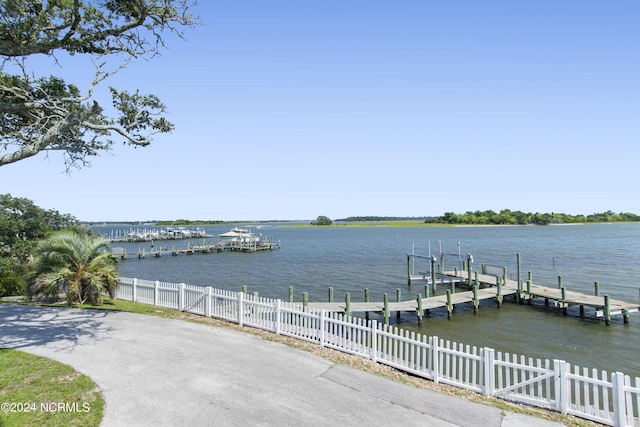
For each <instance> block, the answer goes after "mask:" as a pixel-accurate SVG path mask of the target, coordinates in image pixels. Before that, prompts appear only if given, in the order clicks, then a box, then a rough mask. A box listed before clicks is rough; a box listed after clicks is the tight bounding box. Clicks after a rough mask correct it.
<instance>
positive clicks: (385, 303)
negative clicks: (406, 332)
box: [383, 292, 389, 326]
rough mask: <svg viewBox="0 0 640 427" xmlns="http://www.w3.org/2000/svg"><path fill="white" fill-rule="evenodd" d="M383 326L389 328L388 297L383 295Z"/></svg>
mask: <svg viewBox="0 0 640 427" xmlns="http://www.w3.org/2000/svg"><path fill="white" fill-rule="evenodd" d="M383 297H384V324H385V325H387V326H389V295H388V294H387V293H386V292H385V293H384V296H383Z"/></svg>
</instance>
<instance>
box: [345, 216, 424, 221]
mask: <svg viewBox="0 0 640 427" xmlns="http://www.w3.org/2000/svg"><path fill="white" fill-rule="evenodd" d="M433 218H434V217H427V216H350V217H348V218H342V219H337V220H336V221H341V222H363V221H407V220H416V221H425V222H426V220H428V219H433Z"/></svg>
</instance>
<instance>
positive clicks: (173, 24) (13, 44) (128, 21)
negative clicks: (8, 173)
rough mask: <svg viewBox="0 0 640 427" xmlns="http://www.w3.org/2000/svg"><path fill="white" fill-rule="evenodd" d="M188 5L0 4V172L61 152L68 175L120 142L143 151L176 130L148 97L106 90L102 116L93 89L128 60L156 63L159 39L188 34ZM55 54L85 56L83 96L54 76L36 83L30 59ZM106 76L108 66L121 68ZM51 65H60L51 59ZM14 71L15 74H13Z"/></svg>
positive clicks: (149, 1) (138, 1)
mask: <svg viewBox="0 0 640 427" xmlns="http://www.w3.org/2000/svg"><path fill="white" fill-rule="evenodd" d="M194 4H195V3H194V2H192V1H188V0H179V1H171V0H127V1H125V0H108V1H100V2H98V1H80V0H73V1H72V0H66V1H65V0H61V1H55V2H42V1H36V0H12V1H6V2H2V3H0V56H1V57H3V59H4V60H3V61H2V62H1V63H0V66H1V67H2V68H0V166H3V165H6V164H10V163H15V162H17V161H20V160H23V159H26V158H29V157H32V156H35V155H37V154H38V153H41V152H48V151H62V152H64V154H65V164H66V168H67V169H66V171H67V172H69V171H70V169H71V168H72V167H81V166H85V165H87V164H89V162H88V158H89V157H91V156H94V155H97V154H99V153H100V152H101V151H105V150H108V149H109V148H110V147H111V146H112V145H113V144H114V142H115V140H114V139H113V138H114V137H116V138H119V139H121V140H122V142H124V143H125V144H129V145H134V146H147V145H149V143H150V142H151V137H152V136H153V135H155V134H157V133H163V132H170V131H171V130H173V125H172V124H171V123H170V122H169V121H167V119H166V118H164V117H163V115H164V114H165V113H166V107H165V105H164V104H163V103H162V102H161V101H160V99H159V98H158V97H157V96H155V95H152V94H149V95H142V94H140V92H139V91H135V92H134V93H129V92H127V91H122V90H117V89H115V88H110V93H111V96H112V103H113V106H114V108H115V110H116V113H115V115H113V116H107V115H106V114H105V113H104V110H103V108H102V107H101V106H100V105H99V103H98V102H97V100H96V99H93V94H94V89H95V87H96V86H97V85H98V84H100V83H101V82H103V81H104V80H105V79H107V78H108V77H109V76H111V75H112V74H114V73H116V72H118V71H121V70H122V69H123V68H126V66H127V65H128V63H129V61H130V60H131V59H135V58H139V57H141V56H144V55H149V54H150V55H151V56H153V55H155V54H156V53H158V49H159V48H160V47H161V46H163V45H164V38H163V35H164V34H166V33H167V32H168V33H171V34H176V35H177V36H178V37H180V38H182V37H183V34H182V32H181V31H179V29H178V27H188V26H193V25H195V24H196V23H197V22H196V21H197V20H196V18H194V17H193V16H192V15H190V14H189V10H190V8H191V7H192V6H193V5H194ZM56 51H64V52H67V53H68V54H70V55H72V56H74V55H79V54H85V55H87V56H88V57H89V58H90V59H91V60H92V61H94V64H95V63H96V60H97V59H100V60H101V61H103V62H102V63H101V64H100V65H96V74H95V77H94V79H93V81H92V82H91V83H90V84H89V87H88V88H86V89H85V91H84V94H83V93H82V91H81V90H80V89H78V88H77V87H76V86H75V85H73V84H71V83H67V82H65V81H64V80H63V79H62V78H59V77H55V76H46V77H44V76H43V77H36V76H35V75H34V73H33V71H31V72H30V71H29V68H28V66H27V65H28V62H27V59H28V58H29V57H30V56H31V55H33V54H36V53H44V54H47V55H49V56H51V57H53V55H54V53H55V52H56ZM123 54H124V55H125V58H128V59H125V60H124V61H123V62H122V63H120V65H116V66H114V67H113V70H114V71H110V72H107V71H105V70H104V65H105V64H106V63H107V61H112V60H114V59H117V60H118V61H122V59H121V58H122V55H123ZM54 59H55V60H56V61H57V59H56V58H54ZM16 71H17V72H16Z"/></svg>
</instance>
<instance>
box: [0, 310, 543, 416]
mask: <svg viewBox="0 0 640 427" xmlns="http://www.w3.org/2000/svg"><path fill="white" fill-rule="evenodd" d="M0 347H11V348H16V349H19V350H23V351H26V352H29V353H33V354H37V355H40V356H45V357H49V358H51V359H55V360H58V361H60V362H63V363H66V364H69V365H72V366H73V367H74V368H75V369H76V370H78V371H79V372H82V373H83V374H86V375H88V376H90V377H91V378H92V379H93V380H94V381H95V383H96V384H97V385H98V386H99V387H100V389H101V390H102V392H103V395H104V398H105V402H106V409H105V416H104V421H103V425H104V426H163V425H164V426H222V425H224V426H240V425H242V426H256V425H263V426H269V425H273V426H275V425H277V426H285V425H313V426H329V425H350V426H378V425H388V424H391V423H393V424H395V425H402V426H403V427H404V426H412V425H415V426H450V425H459V426H480V425H481V426H519V425H527V426H536V425H537V426H545V425H552V424H550V423H547V422H545V421H542V420H539V419H536V418H530V417H524V416H521V415H516V414H507V415H506V416H503V415H502V411H501V410H499V409H497V408H493V407H488V406H484V405H479V404H475V403H471V402H468V401H466V400H462V399H458V398H454V397H450V396H445V395H441V394H439V393H434V392H430V391H427V390H418V389H415V388H413V387H411V386H406V385H403V384H399V383H396V382H393V381H389V380H386V379H384V378H380V377H377V376H375V375H371V374H368V373H365V372H361V371H359V370H356V369H353V368H349V367H346V366H342V365H335V364H333V363H331V362H329V361H326V360H324V359H321V358H318V357H316V356H314V355H312V354H309V353H306V352H303V351H299V350H295V349H292V348H290V347H288V346H285V345H282V344H278V343H273V342H269V341H265V340H263V339H261V338H260V337H257V336H254V335H252V334H245V333H242V332H238V331H235V330H231V329H225V328H216V327H211V326H207V325H201V324H195V323H190V322H184V321H179V320H173V319H162V318H158V317H153V316H144V315H137V314H130V313H118V312H108V311H101V310H76V309H58V308H50V307H30V306H20V305H3V304H0ZM0 375H1V373H0Z"/></svg>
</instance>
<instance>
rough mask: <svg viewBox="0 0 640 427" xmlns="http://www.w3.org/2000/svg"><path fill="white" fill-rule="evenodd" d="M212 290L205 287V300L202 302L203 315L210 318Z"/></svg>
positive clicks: (209, 287)
mask: <svg viewBox="0 0 640 427" xmlns="http://www.w3.org/2000/svg"><path fill="white" fill-rule="evenodd" d="M212 291H213V289H211V286H207V287H206V289H205V298H206V300H205V301H204V315H205V316H207V317H211V294H212Z"/></svg>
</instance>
